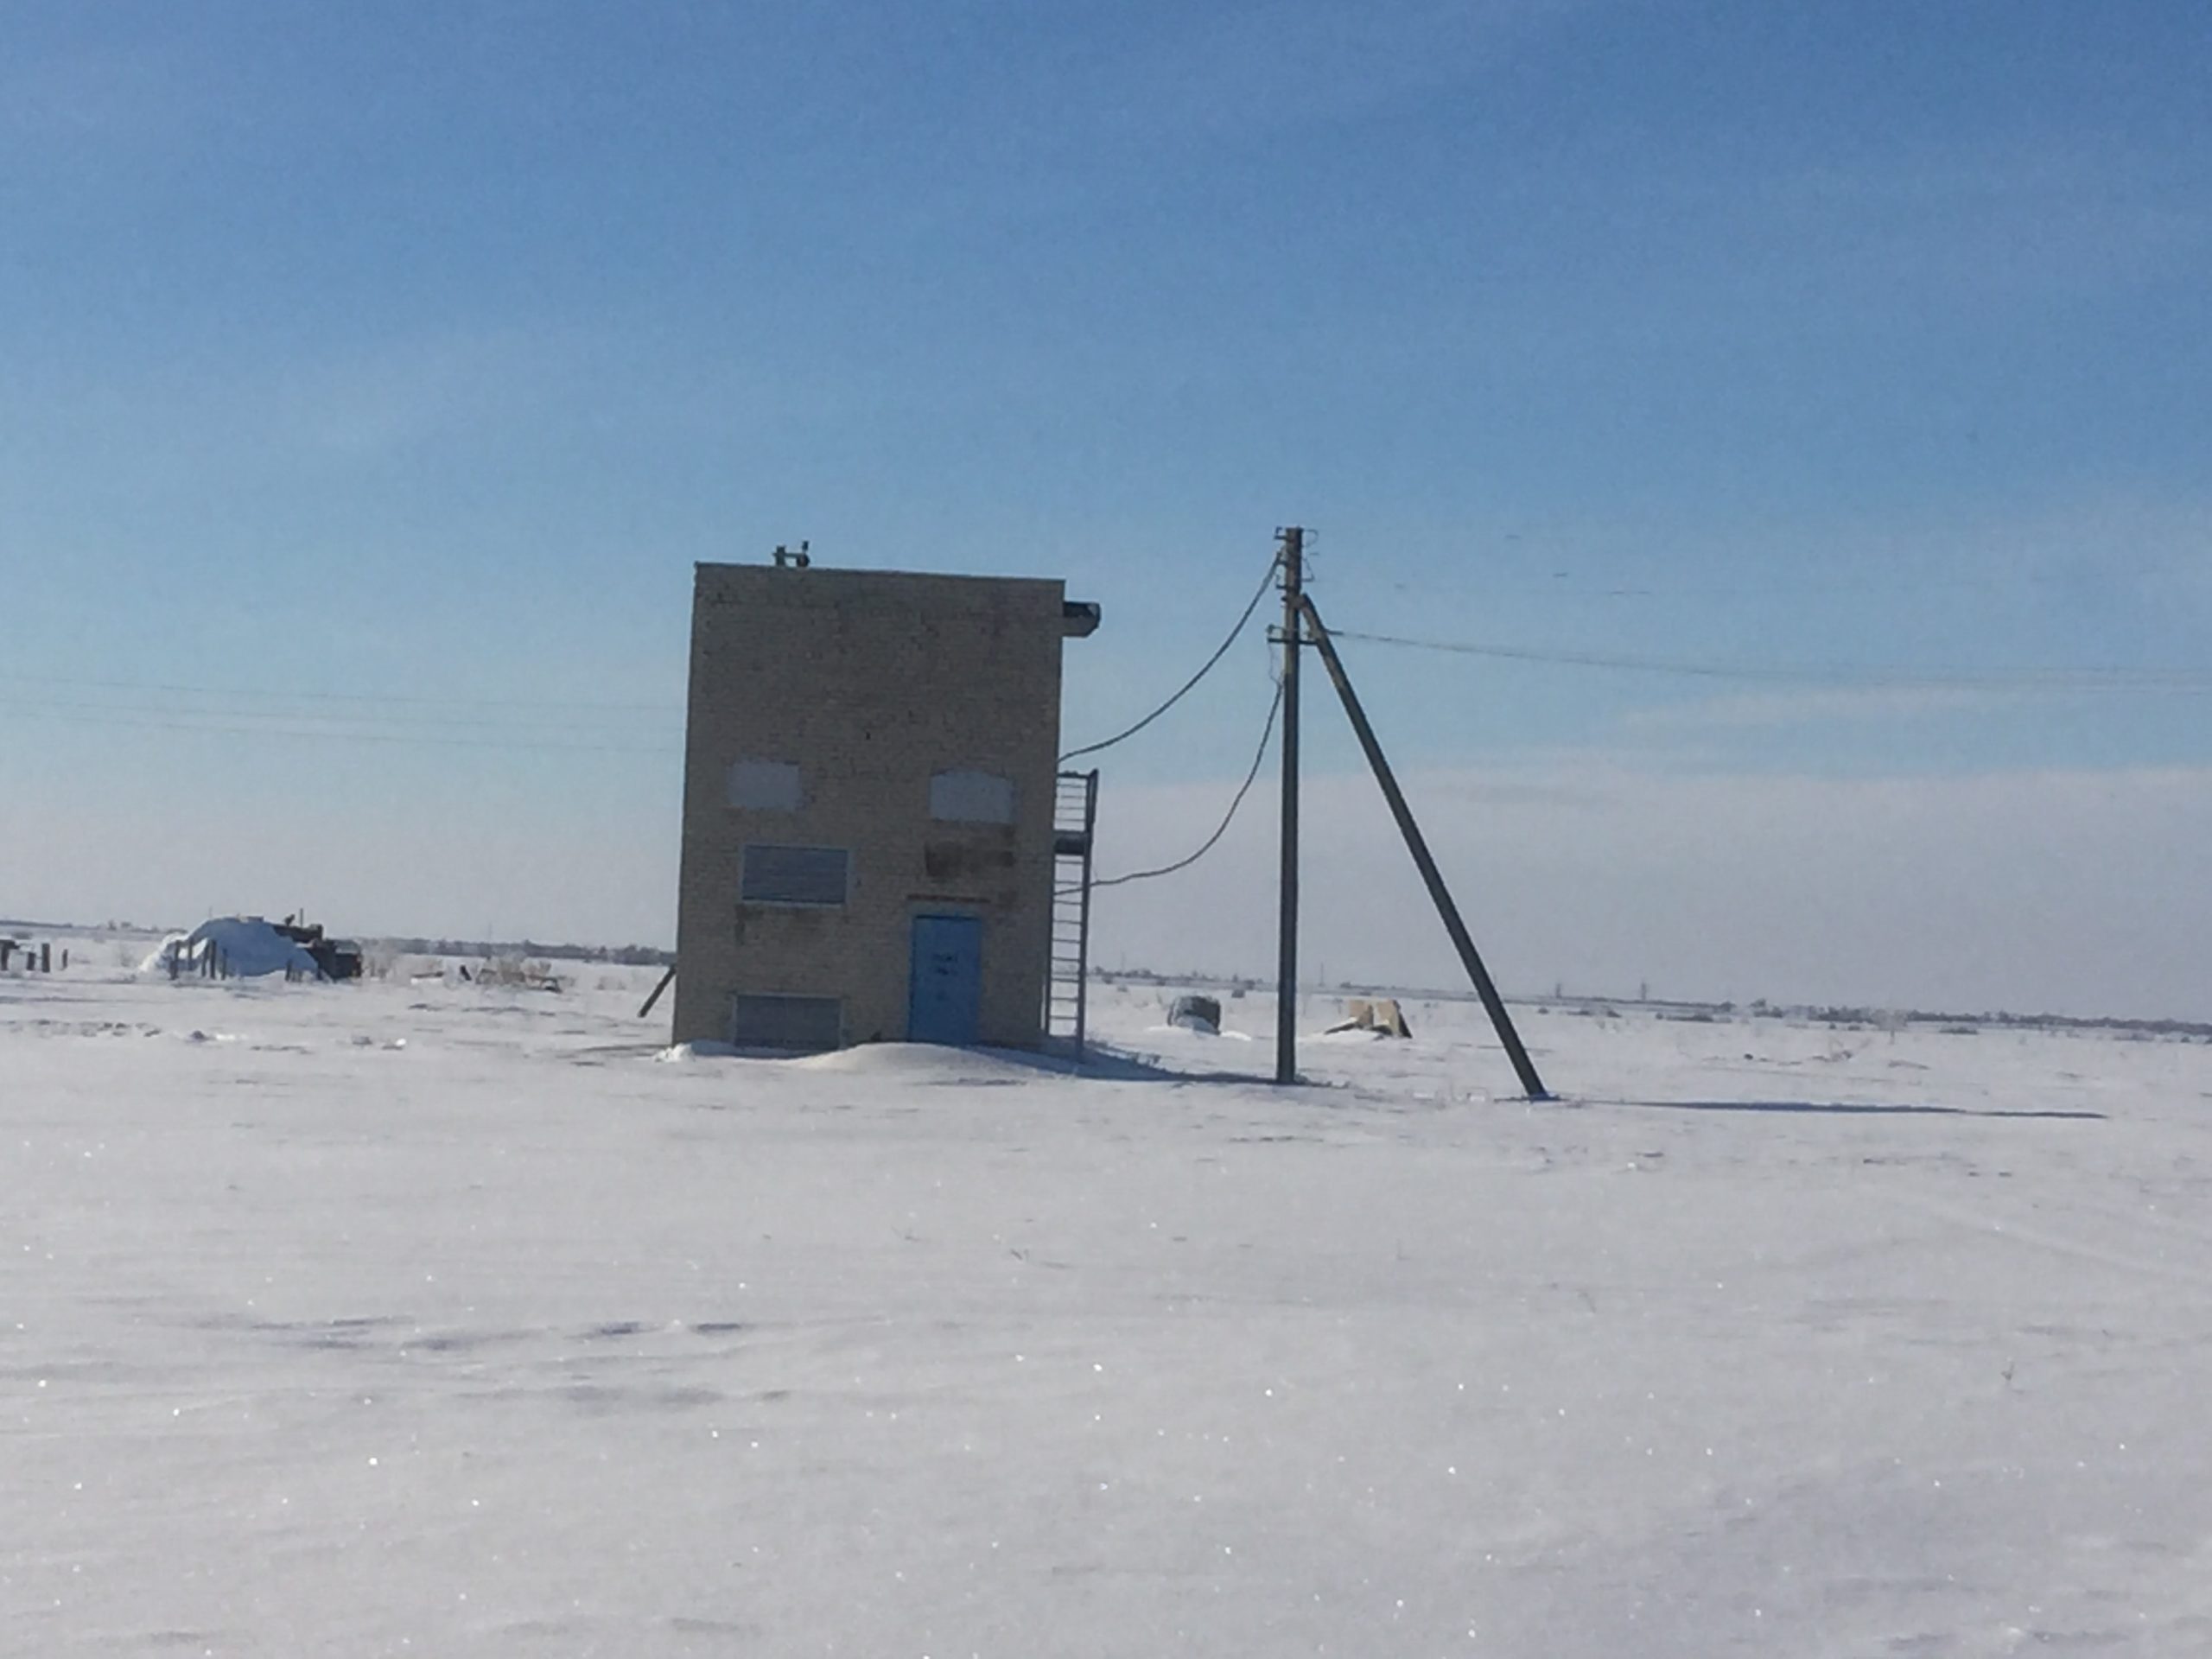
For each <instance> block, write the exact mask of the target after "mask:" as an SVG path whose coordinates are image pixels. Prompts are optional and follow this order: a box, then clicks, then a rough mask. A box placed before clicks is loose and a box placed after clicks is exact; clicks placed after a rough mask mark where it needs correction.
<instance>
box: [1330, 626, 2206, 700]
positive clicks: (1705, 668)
mask: <svg viewBox="0 0 2212 1659" xmlns="http://www.w3.org/2000/svg"><path fill="white" fill-rule="evenodd" d="M1329 632H1330V633H1331V634H1332V636H1333V637H1335V638H1336V639H1359V640H1363V641H1365V642H1366V643H1367V644H1369V645H1396V646H1400V647H1402V648H1404V649H1407V650H1412V651H1433V652H1447V653H1449V654H1451V655H1453V656H1459V657H1483V658H1491V659H1493V660H1497V661H1502V662H1515V663H1541V664H1549V665H1551V666H1554V667H1561V668H1597V669H1611V670H1617V671H1622V672H1625V673H1637V674H1674V675H1681V676H1686V677H1691V678H1695V679H1708V680H1751V681H1758V682H1764V683H1778V684H1787V685H1840V686H1880V687H1884V688H1889V689H1900V690H1987V691H2173V692H2181V693H2184V694H2189V695H2202V694H2205V693H2212V675H2208V674H2199V673H2192V672H2190V671H2188V670H2185V669H2132V668H2109V667H2103V668H2031V669H1989V670H1973V669H1967V670H1954V671H1931V672H1923V671H1917V670H1913V669H1889V668H1879V667H1876V666H1873V665H1872V664H1850V663H1825V664H1821V663H1807V664H1751V663H1700V662H1695V661H1692V660H1688V659H1684V658H1666V657H1638V656H1631V655H1616V654H1613V653H1610V652H1587V651H1542V650H1538V649H1535V648H1534V647H1531V646H1524V645H1486V644H1478V643H1476V642H1473V641H1467V640H1452V639H1408V638H1407V637H1405V636H1404V635H1402V634H1393V633H1369V632H1363V631H1362V630H1360V629H1357V628H1338V627H1332V628H1331V629H1330V630H1329Z"/></svg>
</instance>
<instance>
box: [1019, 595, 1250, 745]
mask: <svg viewBox="0 0 2212 1659" xmlns="http://www.w3.org/2000/svg"><path fill="white" fill-rule="evenodd" d="M1281 564H1282V556H1281V554H1277V555H1276V556H1274V558H1272V559H1270V560H1268V573H1267V575H1264V576H1262V577H1261V578H1260V586H1259V588H1258V589H1257V590H1256V591H1255V593H1254V594H1253V595H1252V602H1251V603H1250V604H1249V605H1247V606H1246V607H1244V614H1243V615H1242V616H1240V617H1238V618H1237V619H1236V626H1235V627H1233V628H1231V629H1230V631H1229V638H1228V639H1224V640H1223V641H1222V642H1221V644H1220V645H1218V646H1217V647H1216V648H1215V650H1214V653H1213V655H1212V656H1211V657H1209V658H1206V659H1205V662H1204V663H1203V664H1200V665H1199V668H1198V672H1197V673H1195V674H1193V675H1192V676H1191V677H1190V678H1189V679H1187V680H1185V681H1184V682H1183V684H1182V687H1181V689H1180V690H1178V691H1177V692H1176V693H1175V695H1174V696H1172V697H1170V698H1168V699H1167V701H1166V702H1163V703H1161V704H1160V707H1159V708H1157V709H1154V710H1153V711H1152V712H1151V713H1150V714H1148V715H1146V716H1145V717H1144V718H1143V719H1142V720H1141V721H1137V723H1136V724H1135V725H1134V726H1132V727H1130V728H1128V730H1127V731H1122V732H1116V733H1115V734H1114V735H1113V736H1111V737H1109V738H1106V739H1103V740H1102V741H1099V742H1096V743H1086V744H1084V746H1083V747H1081V748H1079V749H1070V750H1069V751H1068V752H1067V753H1065V754H1064V755H1062V756H1061V757H1060V764H1061V765H1062V766H1065V765H1066V764H1067V763H1068V762H1069V761H1071V760H1074V759H1076V757H1077V756H1078V755H1084V754H1096V753H1098V751H1099V750H1101V749H1110V748H1112V747H1114V746H1115V745H1116V743H1119V742H1121V741H1122V740H1123V739H1124V738H1130V737H1135V735H1136V734H1138V733H1139V732H1141V731H1142V730H1144V728H1146V727H1147V726H1149V725H1151V724H1152V722H1153V721H1155V720H1158V719H1159V718H1160V716H1161V715H1164V714H1166V712H1167V711H1168V710H1169V709H1173V707H1174V706H1175V705H1176V704H1177V703H1179V702H1182V701H1183V699H1184V698H1185V696H1188V695H1189V694H1190V692H1191V690H1192V687H1194V686H1196V685H1197V684H1198V682H1199V681H1200V680H1203V679H1204V678H1205V677H1206V676H1207V675H1209V674H1211V672H1213V669H1214V664H1217V663H1218V662H1219V661H1220V660H1221V659H1222V658H1224V657H1226V656H1227V655H1229V648H1230V646H1231V645H1235V644H1236V641H1237V639H1238V637H1239V636H1240V635H1242V634H1243V632H1244V628H1245V625H1246V624H1247V623H1249V622H1250V621H1251V620H1252V613H1253V612H1255V611H1256V610H1258V609H1259V608H1260V601H1262V600H1263V599H1265V598H1266V597H1267V596H1268V588H1272V587H1273V586H1274V580H1275V572H1276V570H1277V569H1280V568H1281Z"/></svg>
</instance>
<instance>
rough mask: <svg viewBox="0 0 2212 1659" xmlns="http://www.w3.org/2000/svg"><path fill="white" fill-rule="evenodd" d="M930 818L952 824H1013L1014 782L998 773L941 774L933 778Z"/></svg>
mask: <svg viewBox="0 0 2212 1659" xmlns="http://www.w3.org/2000/svg"><path fill="white" fill-rule="evenodd" d="M930 817H933V818H943V819H944V820H946V821H947V822H949V823H1013V822H1014V779H1011V778H1001V777H1000V776H999V775H998V773H996V772H969V771H962V770H955V771H951V772H938V774H937V775H936V776H935V777H933V778H931V779H930Z"/></svg>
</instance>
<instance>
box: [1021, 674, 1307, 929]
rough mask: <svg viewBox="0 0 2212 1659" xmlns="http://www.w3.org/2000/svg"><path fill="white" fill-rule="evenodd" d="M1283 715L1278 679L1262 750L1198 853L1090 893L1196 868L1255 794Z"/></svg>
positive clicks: (1122, 877)
mask: <svg viewBox="0 0 2212 1659" xmlns="http://www.w3.org/2000/svg"><path fill="white" fill-rule="evenodd" d="M1281 713H1282V682H1281V680H1277V681H1276V682H1275V700H1274V702H1272V703H1270V704H1269V705H1268V721H1267V724H1266V725H1264V726H1262V728H1260V747H1259V748H1258V750H1257V751H1256V752H1255V753H1254V754H1253V756H1252V769H1251V770H1250V771H1249V772H1246V773H1245V774H1244V781H1243V783H1241V784H1239V785H1237V786H1236V798H1235V799H1233V800H1231V801H1230V804H1229V810H1228V812H1227V813H1226V814H1225V815H1224V817H1223V818H1222V820H1221V822H1220V823H1219V824H1217V826H1215V829H1214V832H1213V834H1211V835H1210V836H1207V837H1206V838H1205V842H1204V843H1203V844H1202V845H1201V846H1200V847H1199V848H1198V851H1196V852H1195V853H1192V855H1190V856H1189V857H1188V858H1179V859H1177V860H1176V861H1175V862H1173V864H1163V865H1161V866H1160V868H1158V869H1156V870H1132V871H1130V872H1129V873H1128V874H1127V875H1116V876H1111V877H1109V878H1108V879H1107V880H1103V881H1094V882H1092V883H1091V884H1090V890H1091V891H1092V892H1093V893H1096V892H1097V891H1098V889H1099V888H1101V887H1121V886H1122V885H1123V884H1124V883H1125V882H1129V881H1149V880H1152V879H1153V877H1154V876H1157V875H1173V874H1175V873H1176V872H1177V871H1178V870H1187V869H1189V868H1191V866H1192V865H1193V864H1195V863H1197V862H1198V861H1199V860H1200V859H1202V858H1204V857H1205V855H1207V854H1208V853H1210V852H1211V851H1212V850H1213V849H1214V848H1215V847H1216V846H1217V845H1218V844H1219V843H1220V841H1221V838H1222V837H1223V836H1225V835H1227V834H1228V833H1229V826H1230V824H1231V823H1235V822H1236V809H1237V808H1238V807H1240V806H1242V805H1243V804H1244V798H1245V797H1246V796H1247V795H1249V794H1250V793H1251V792H1252V784H1253V781H1254V780H1255V779H1257V778H1258V777H1259V775H1260V767H1261V766H1262V764H1264V763H1265V762H1266V760H1267V758H1268V744H1269V743H1271V742H1273V741H1274V735H1275V716H1276V715H1280V714H1281ZM1063 891H1064V892H1069V893H1072V892H1076V891H1078V889H1076V888H1073V887H1070V888H1064V889H1063Z"/></svg>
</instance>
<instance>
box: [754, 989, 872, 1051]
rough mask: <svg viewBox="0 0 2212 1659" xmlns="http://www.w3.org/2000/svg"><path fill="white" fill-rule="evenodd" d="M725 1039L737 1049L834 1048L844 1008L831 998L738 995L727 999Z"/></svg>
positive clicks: (838, 1040)
mask: <svg viewBox="0 0 2212 1659" xmlns="http://www.w3.org/2000/svg"><path fill="white" fill-rule="evenodd" d="M729 1039H730V1041H731V1042H733V1043H734V1044H735V1045H737V1046H739V1047H741V1048H836V1047H837V1046H839V1045H840V1044H841V1043H842V1042H843V1041H844V1039H845V1007H844V1004H843V1003H842V1002H841V1001H838V999H837V998H836V997H834V996H781V995H766V994H762V995H738V996H734V997H732V998H731V999H730V1015H729Z"/></svg>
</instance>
